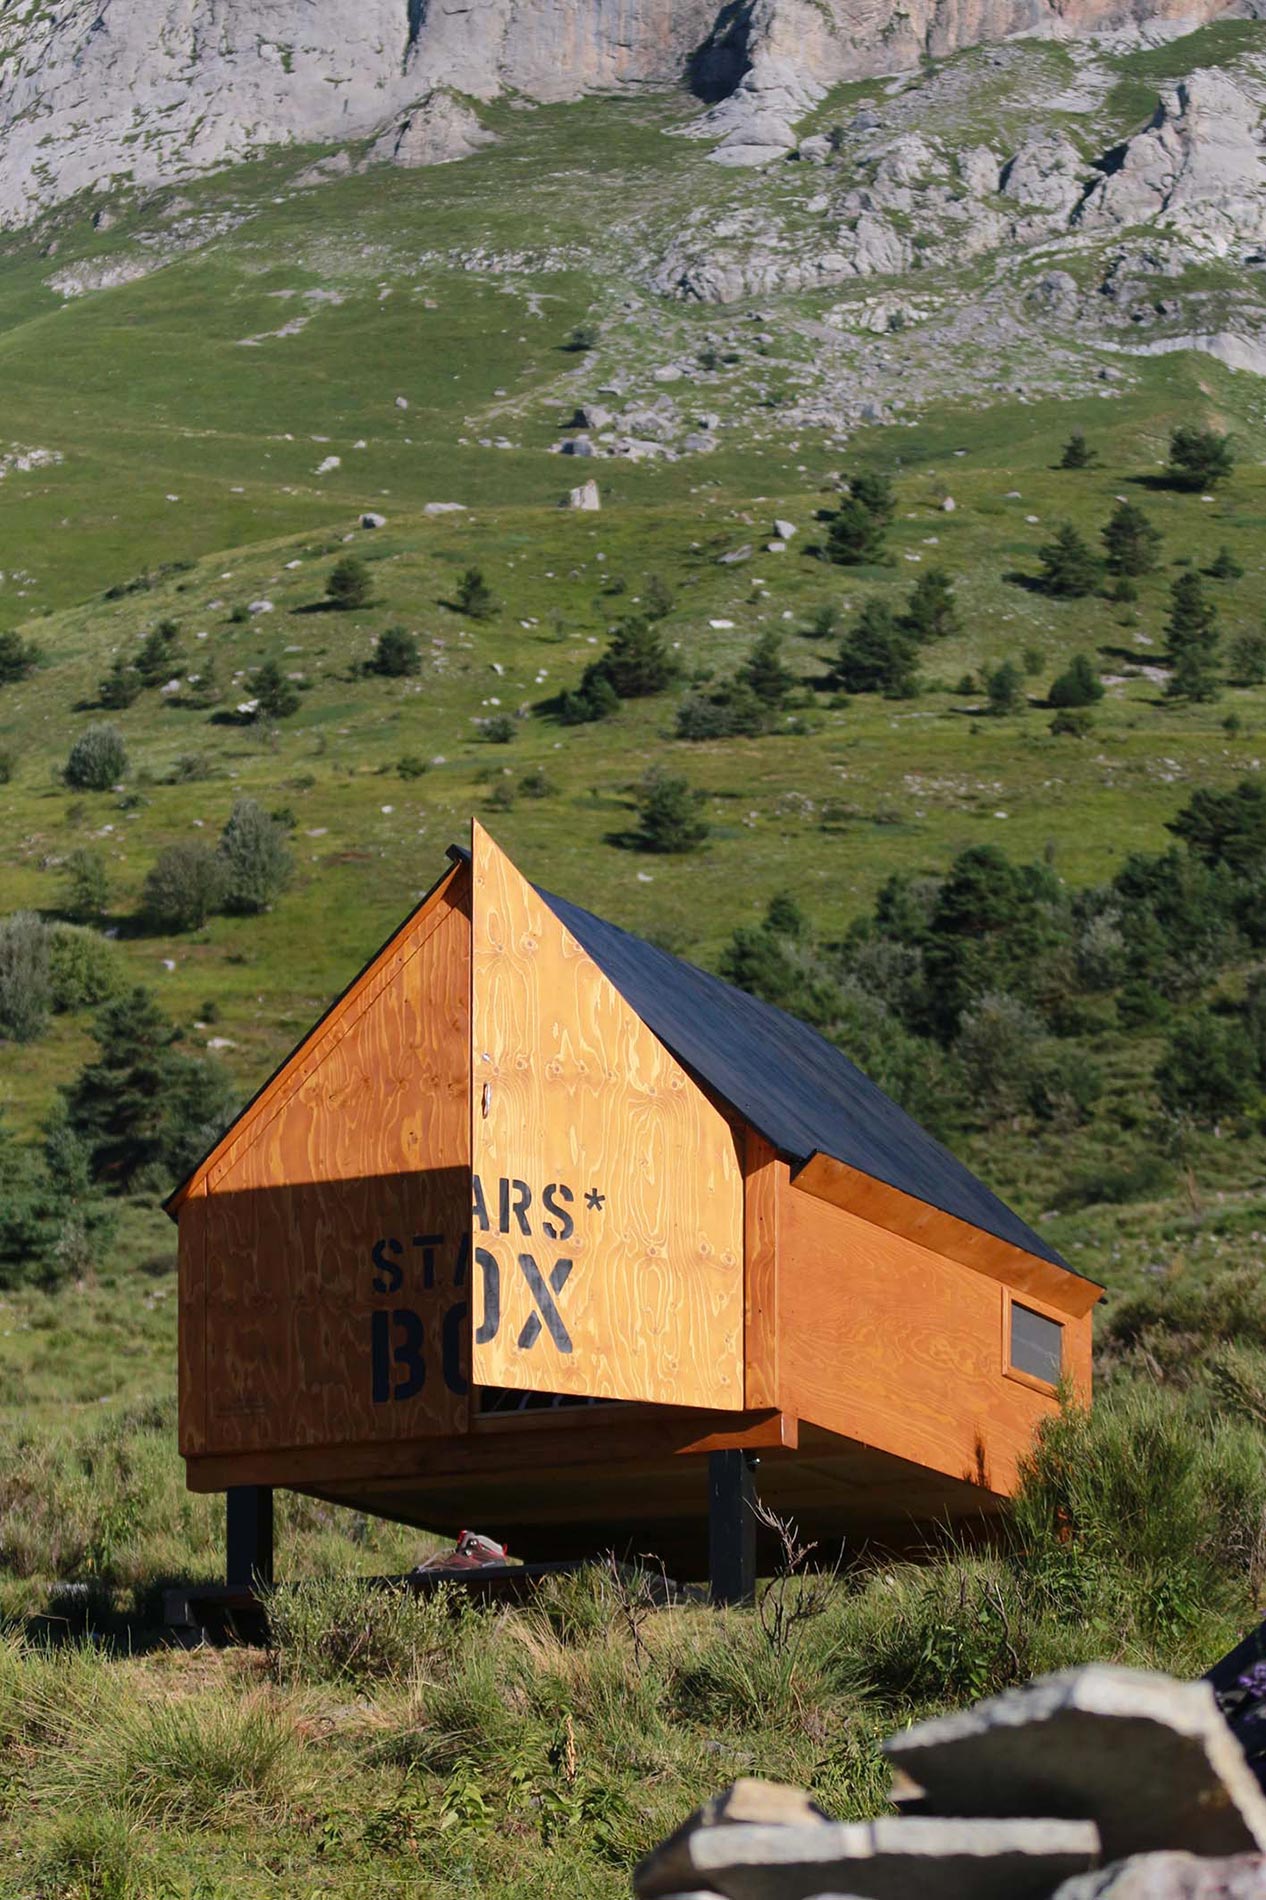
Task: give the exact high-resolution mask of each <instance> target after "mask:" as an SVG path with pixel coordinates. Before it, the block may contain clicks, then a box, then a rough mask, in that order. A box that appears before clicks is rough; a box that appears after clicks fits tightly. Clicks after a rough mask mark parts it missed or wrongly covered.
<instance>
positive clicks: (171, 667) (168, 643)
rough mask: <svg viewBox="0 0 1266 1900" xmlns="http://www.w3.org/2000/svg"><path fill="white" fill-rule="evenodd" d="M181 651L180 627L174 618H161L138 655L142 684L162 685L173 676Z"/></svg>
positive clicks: (138, 667) (137, 664)
mask: <svg viewBox="0 0 1266 1900" xmlns="http://www.w3.org/2000/svg"><path fill="white" fill-rule="evenodd" d="M179 652H180V628H179V627H178V626H177V625H176V622H175V621H174V620H160V621H159V623H158V625H157V626H156V627H155V628H154V630H153V632H152V633H147V634H146V636H145V638H144V640H143V641H142V642H141V648H140V652H139V653H138V654H137V656H136V671H137V673H138V675H139V676H140V681H141V685H142V686H161V685H163V683H164V682H165V681H166V680H169V679H170V678H171V677H172V674H173V672H174V671H175V667H176V660H177V657H178V655H179Z"/></svg>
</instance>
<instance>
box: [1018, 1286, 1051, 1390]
mask: <svg viewBox="0 0 1266 1900" xmlns="http://www.w3.org/2000/svg"><path fill="white" fill-rule="evenodd" d="M1009 1357H1010V1365H1011V1370H1012V1371H1013V1372H1024V1373H1027V1374H1028V1376H1029V1378H1030V1379H1041V1380H1042V1381H1043V1382H1044V1383H1045V1384H1046V1385H1058V1384H1059V1381H1060V1377H1061V1374H1062V1372H1063V1364H1064V1329H1063V1327H1062V1326H1061V1325H1060V1324H1059V1322H1058V1320H1053V1319H1047V1317H1046V1315H1045V1314H1044V1313H1035V1312H1034V1310H1033V1308H1032V1307H1031V1306H1021V1304H1020V1302H1019V1300H1012V1302H1011V1342H1010V1354H1009Z"/></svg>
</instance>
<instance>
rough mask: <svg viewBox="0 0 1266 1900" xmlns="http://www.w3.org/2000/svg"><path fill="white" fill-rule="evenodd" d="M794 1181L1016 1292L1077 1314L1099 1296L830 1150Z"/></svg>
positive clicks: (1075, 1278) (1073, 1277) (1074, 1277)
mask: <svg viewBox="0 0 1266 1900" xmlns="http://www.w3.org/2000/svg"><path fill="white" fill-rule="evenodd" d="M795 1185H796V1186H797V1188H799V1189H800V1190H801V1191H802V1192H803V1193H806V1194H814V1195H817V1196H818V1197H819V1198H820V1199H821V1200H824V1201H829V1202H830V1203H831V1204H832V1205H833V1206H835V1207H842V1208H844V1209H845V1210H846V1211H847V1212H848V1213H850V1214H860V1216H861V1217H862V1219H863V1220H867V1221H872V1222H874V1224H875V1225H876V1226H878V1227H887V1228H888V1229H889V1230H890V1231H891V1232H892V1233H894V1234H901V1235H903V1236H904V1237H905V1239H907V1240H914V1241H918V1242H919V1244H920V1245H921V1246H924V1247H928V1248H930V1249H931V1250H932V1252H933V1253H938V1254H943V1255H944V1256H945V1257H946V1258H947V1259H950V1260H957V1261H959V1262H961V1264H962V1265H963V1266H965V1267H973V1268H974V1269H975V1270H976V1272H977V1273H985V1274H988V1275H989V1276H990V1277H991V1278H992V1279H995V1280H999V1281H1002V1282H1003V1283H1004V1284H1005V1285H1007V1286H1009V1287H1013V1288H1014V1289H1015V1291H1016V1292H1023V1293H1032V1294H1034V1295H1035V1296H1036V1297H1037V1298H1039V1299H1045V1300H1047V1301H1049V1302H1050V1303H1051V1304H1052V1305H1054V1306H1058V1307H1059V1308H1060V1309H1061V1311H1063V1312H1066V1313H1074V1314H1077V1315H1078V1316H1080V1315H1081V1314H1083V1313H1088V1312H1089V1311H1090V1309H1091V1307H1092V1306H1094V1304H1095V1303H1096V1301H1097V1300H1099V1299H1101V1298H1102V1296H1103V1288H1102V1287H1101V1286H1097V1285H1096V1284H1095V1282H1094V1281H1093V1280H1087V1279H1084V1278H1083V1277H1082V1275H1081V1274H1078V1273H1071V1272H1069V1271H1067V1270H1066V1269H1065V1268H1063V1267H1058V1266H1056V1265H1055V1263H1054V1262H1053V1261H1050V1260H1042V1259H1040V1258H1039V1257H1038V1255H1036V1254H1031V1253H1025V1252H1024V1250H1023V1249H1022V1248H1020V1247H1014V1246H1012V1245H1011V1243H1010V1241H1006V1240H1000V1239H999V1238H998V1236H997V1235H996V1234H990V1233H986V1231H985V1229H984V1228H983V1227H973V1226H972V1225H971V1223H970V1222H969V1221H965V1220H960V1219H959V1218H958V1216H957V1215H955V1214H947V1213H946V1212H945V1210H944V1208H941V1207H933V1206H932V1205H931V1203H930V1202H928V1201H920V1200H916V1199H915V1197H914V1195H912V1194H905V1193H903V1192H902V1191H901V1189H900V1188H894V1187H890V1186H889V1185H888V1183H887V1182H886V1181H877V1180H876V1179H875V1178H874V1176H873V1175H869V1174H863V1173H861V1171H860V1170H859V1169H857V1168H851V1167H849V1165H848V1164H847V1162H844V1161H837V1160H836V1159H835V1157H834V1156H833V1155H826V1154H815V1155H811V1156H810V1157H809V1159H808V1160H807V1161H806V1162H805V1163H804V1166H803V1167H801V1168H799V1169H797V1171H796V1175H795Z"/></svg>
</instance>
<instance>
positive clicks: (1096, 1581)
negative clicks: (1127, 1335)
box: [1014, 1384, 1266, 1640]
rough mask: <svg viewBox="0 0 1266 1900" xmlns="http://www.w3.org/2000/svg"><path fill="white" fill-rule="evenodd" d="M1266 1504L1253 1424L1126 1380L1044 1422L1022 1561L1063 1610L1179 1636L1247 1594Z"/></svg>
mask: <svg viewBox="0 0 1266 1900" xmlns="http://www.w3.org/2000/svg"><path fill="white" fill-rule="evenodd" d="M1263 1512H1266V1462H1264V1461H1263V1459H1262V1456H1261V1438H1260V1435H1259V1434H1257V1433H1256V1432H1253V1431H1250V1430H1249V1429H1247V1428H1245V1427H1242V1426H1238V1425H1229V1424H1225V1423H1221V1422H1219V1421H1216V1420H1202V1419H1201V1418H1200V1417H1199V1416H1198V1415H1195V1414H1193V1412H1192V1411H1191V1409H1190V1408H1189V1407H1184V1406H1183V1405H1182V1404H1181V1403H1180V1402H1178V1401H1177V1400H1176V1399H1175V1398H1174V1396H1173V1395H1171V1394H1168V1393H1164V1392H1161V1391H1157V1390H1155V1389H1149V1388H1148V1387H1147V1386H1146V1385H1143V1384H1138V1385H1130V1386H1124V1387H1121V1388H1120V1389H1118V1388H1115V1387H1113V1388H1110V1389H1109V1390H1108V1391H1106V1392H1104V1393H1103V1394H1102V1395H1101V1396H1100V1398H1099V1399H1098V1401H1097V1403H1096V1404H1095V1407H1094V1409H1093V1411H1091V1412H1085V1411H1082V1410H1080V1409H1078V1408H1077V1407H1071V1408H1069V1409H1067V1410H1065V1411H1064V1412H1063V1413H1062V1414H1059V1415H1056V1416H1054V1417H1051V1418H1048V1419H1046V1420H1045V1421H1044V1422H1043V1424H1042V1425H1041V1427H1040V1428H1039V1433H1038V1438H1037V1441H1036V1444H1035V1446H1034V1449H1033V1451H1032V1452H1031V1453H1030V1454H1029V1456H1028V1457H1027V1458H1026V1459H1025V1460H1024V1462H1023V1465H1022V1482H1021V1486H1020V1490H1019V1493H1018V1495H1017V1498H1016V1500H1015V1506H1014V1523H1015V1535H1016V1544H1017V1553H1018V1555H1017V1562H1018V1564H1019V1566H1020V1567H1021V1570H1022V1572H1023V1574H1025V1575H1026V1576H1027V1577H1029V1578H1030V1579H1032V1581H1033V1583H1034V1584H1036V1585H1037V1586H1038V1588H1039V1589H1040V1590H1041V1591H1042V1592H1043V1594H1044V1595H1046V1596H1047V1598H1048V1601H1049V1602H1050V1605H1051V1608H1052V1609H1053V1610H1054V1611H1055V1613H1056V1614H1058V1615H1062V1616H1066V1617H1070V1618H1081V1617H1084V1616H1085V1615H1086V1614H1087V1612H1088V1611H1094V1610H1096V1609H1097V1610H1098V1611H1099V1612H1100V1613H1106V1614H1107V1615H1109V1616H1111V1617H1113V1618H1116V1619H1118V1620H1119V1621H1121V1622H1123V1623H1124V1624H1125V1627H1126V1628H1127V1629H1129V1628H1130V1627H1131V1626H1132V1625H1133V1626H1137V1628H1138V1629H1139V1630H1140V1631H1141V1633H1142V1634H1143V1635H1144V1636H1145V1637H1148V1638H1151V1639H1153V1640H1155V1639H1157V1638H1158V1637H1164V1636H1168V1637H1170V1638H1171V1639H1175V1638H1177V1637H1179V1636H1180V1635H1181V1632H1182V1631H1183V1630H1184V1628H1190V1627H1191V1626H1193V1625H1195V1624H1197V1623H1198V1622H1199V1621H1200V1619H1201V1618H1202V1617H1203V1616H1204V1615H1205V1613H1206V1611H1207V1609H1209V1608H1213V1607H1215V1606H1218V1605H1229V1604H1233V1603H1234V1602H1235V1601H1236V1600H1237V1599H1238V1600H1242V1598H1243V1593H1244V1588H1245V1584H1246V1581H1247V1579H1248V1577H1249V1575H1250V1573H1251V1570H1252V1566H1253V1564H1254V1562H1255V1552H1256V1549H1257V1545H1258V1539H1259V1537H1260V1528H1261V1524H1262V1521H1263Z"/></svg>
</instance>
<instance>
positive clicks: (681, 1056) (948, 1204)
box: [540, 891, 1075, 1272]
mask: <svg viewBox="0 0 1266 1900" xmlns="http://www.w3.org/2000/svg"><path fill="white" fill-rule="evenodd" d="M540 895H541V896H542V897H543V898H544V899H545V901H546V903H547V904H548V905H549V907H550V909H551V910H552V911H553V912H554V915H555V916H556V917H557V918H558V920H559V922H560V923H562V924H565V925H566V927H567V929H568V930H569V931H570V932H571V934H572V936H573V937H575V939H576V941H577V942H578V943H579V944H580V945H581V947H582V949H584V950H587V951H588V953H589V955H590V956H591V957H592V958H593V960H594V962H595V963H596V964H597V965H598V967H599V968H600V969H601V970H603V971H604V972H605V974H606V975H607V976H609V977H610V979H611V981H612V982H613V983H614V984H615V987H616V988H617V989H618V990H619V991H620V993H621V995H622V996H623V997H624V998H625V1000H626V1001H627V1002H628V1003H629V1004H630V1006H631V1007H632V1008H633V1009H634V1010H636V1011H637V1014H638V1015H639V1016H640V1017H641V1019H642V1021H643V1022H644V1023H645V1024H646V1025H647V1027H648V1028H649V1029H651V1030H652V1031H653V1032H654V1034H655V1035H656V1036H658V1038H659V1040H660V1041H661V1042H662V1043H663V1044H664V1046H665V1048H666V1049H669V1050H670V1051H671V1052H672V1054H673V1055H674V1056H676V1058H677V1060H678V1061H679V1062H680V1063H681V1064H682V1066H683V1067H684V1068H687V1069H689V1070H690V1071H691V1072H692V1073H693V1074H694V1075H695V1076H696V1077H698V1079H699V1080H700V1081H702V1082H704V1083H706V1084H707V1086H708V1087H709V1088H711V1089H712V1090H713V1091H714V1092H715V1093H716V1094H717V1095H719V1096H721V1097H722V1098H723V1099H724V1100H725V1101H727V1102H729V1103H730V1104H731V1105H732V1106H733V1107H734V1108H736V1109H737V1110H738V1111H739V1113H740V1114H741V1115H742V1116H743V1117H744V1119H745V1120H746V1121H749V1122H750V1123H751V1124H752V1126H753V1127H754V1128H756V1129H758V1130H759V1132H760V1133H761V1134H762V1135H764V1137H765V1139H766V1140H767V1141H768V1142H770V1143H771V1145H772V1146H773V1147H775V1148H777V1149H778V1151H779V1152H780V1153H781V1154H783V1155H786V1156H787V1157H788V1158H789V1159H790V1160H791V1161H793V1162H796V1163H803V1162H805V1161H807V1160H808V1159H809V1157H810V1156H811V1155H813V1154H818V1153H821V1154H827V1155H832V1156H833V1157H834V1158H835V1160H837V1161H843V1162H845V1163H847V1165H848V1166H849V1167H852V1168H857V1169H859V1170H860V1171H861V1172H862V1173H863V1174H869V1175H872V1176H873V1177H874V1178H875V1179H876V1180H878V1181H885V1182H887V1184H888V1185H889V1187H894V1188H899V1189H900V1190H901V1192H902V1193H904V1194H910V1195H913V1196H914V1198H915V1199H916V1200H919V1201H926V1202H928V1203H929V1204H930V1205H931V1206H933V1207H939V1208H941V1209H943V1211H944V1212H945V1213H947V1214H955V1215H957V1216H958V1218H959V1219H960V1220H964V1221H968V1222H970V1223H971V1225H972V1226H973V1227H980V1228H983V1229H984V1231H985V1232H986V1233H989V1234H995V1235H996V1236H997V1237H998V1239H999V1240H1006V1241H1009V1242H1010V1243H1011V1244H1012V1246H1015V1247H1020V1248H1023V1250H1024V1251H1025V1252H1026V1253H1032V1254H1036V1255H1037V1256H1038V1258H1039V1259H1041V1260H1050V1261H1053V1262H1054V1264H1055V1265H1056V1266H1060V1267H1068V1262H1067V1261H1066V1260H1062V1259H1061V1258H1060V1256H1059V1254H1057V1253H1056V1251H1055V1249H1054V1248H1053V1247H1052V1246H1051V1245H1050V1244H1049V1242H1047V1241H1045V1240H1043V1239H1042V1237H1041V1235H1040V1234H1037V1233H1034V1231H1033V1229H1032V1228H1031V1227H1030V1226H1028V1224H1027V1223H1026V1222H1025V1221H1022V1220H1021V1219H1020V1217H1019V1215H1018V1214H1014V1213H1013V1212H1012V1211H1011V1209H1010V1208H1009V1207H1007V1206H1006V1205H1005V1203H1004V1202H1002V1201H1000V1200H999V1199H998V1197H997V1195H996V1194H991V1193H990V1191H989V1189H988V1188H987V1187H986V1186H985V1185H984V1183H983V1182H982V1181H978V1180H977V1179H976V1177H975V1175H974V1174H972V1173H971V1171H970V1169H968V1168H965V1167H964V1166H963V1164H962V1162H961V1161H958V1160H956V1159H955V1157H954V1156H953V1155H952V1154H951V1153H950V1152H949V1150H948V1149H947V1148H943V1147H942V1146H941V1144H940V1142H939V1141H934V1140H933V1139H932V1137H931V1135H929V1134H927V1133H926V1132H925V1130H924V1129H922V1128H920V1126H919V1124H918V1123H917V1122H916V1121H914V1120H913V1119H912V1118H911V1117H910V1116H909V1115H907V1114H906V1112H905V1110H904V1109H902V1108H898V1107H897V1104H896V1103H895V1102H893V1101H890V1100H889V1098H888V1097H887V1096H886V1095H885V1094H884V1092H883V1090H882V1089H880V1088H877V1087H876V1085H875V1084H874V1083H873V1082H871V1081H870V1080H868V1078H867V1077H866V1076H864V1075H863V1074H862V1072H861V1070H860V1069H859V1068H857V1067H856V1066H855V1064H853V1063H852V1062H850V1061H849V1059H848V1057H847V1056H846V1055H844V1054H842V1052H841V1051H840V1050H839V1049H837V1048H836V1047H835V1045H834V1043H830V1042H827V1041H826V1039H825V1038H824V1037H823V1036H820V1035H819V1034H818V1033H817V1031H816V1030H815V1029H810V1028H809V1026H808V1024H807V1023H802V1022H798V1021H797V1020H796V1018H795V1017H794V1016H788V1015H787V1014H786V1013H785V1012H784V1011H783V1010H781V1009H775V1008H774V1007H773V1005H772V1004H770V1003H763V1002H761V1001H760V1000H759V999H758V998H757V997H755V996H749V995H748V994H747V992H746V991H745V990H736V989H734V988H732V987H731V985H730V984H728V983H723V982H722V981H721V979H720V977H717V976H709V975H708V973H707V971H706V970H699V969H696V968H695V966H694V965H693V964H691V963H683V962H682V960H681V958H680V957H674V956H670V955H669V954H668V952H667V951H666V950H657V949H656V948H655V946H654V945H653V944H649V943H646V942H644V941H643V939H642V938H641V937H634V936H632V935H631V934H630V933H629V932H628V931H627V930H620V929H619V928H618V927H617V926H616V925H615V924H609V923H606V922H604V920H603V919H602V918H601V917H594V916H592V915H591V914H590V912H589V911H587V910H580V909H578V908H577V906H576V905H575V904H569V903H567V902H565V901H564V899H563V898H561V897H554V896H553V895H552V894H551V893H550V892H549V891H541V892H540ZM1068 1270H1069V1271H1070V1272H1073V1271H1075V1269H1073V1268H1068Z"/></svg>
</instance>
